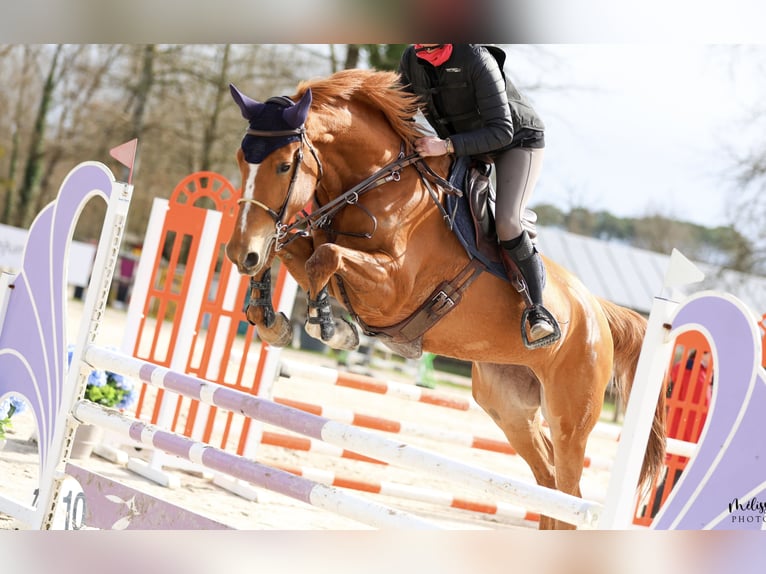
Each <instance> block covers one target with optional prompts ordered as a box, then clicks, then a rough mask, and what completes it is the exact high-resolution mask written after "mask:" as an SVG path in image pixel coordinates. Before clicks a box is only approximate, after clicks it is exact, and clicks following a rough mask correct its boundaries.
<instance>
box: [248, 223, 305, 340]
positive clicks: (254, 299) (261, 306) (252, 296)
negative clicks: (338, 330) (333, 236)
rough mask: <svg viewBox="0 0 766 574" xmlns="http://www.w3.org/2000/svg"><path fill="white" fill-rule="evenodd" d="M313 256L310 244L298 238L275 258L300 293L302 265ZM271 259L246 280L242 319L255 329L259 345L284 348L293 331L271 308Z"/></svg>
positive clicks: (288, 323)
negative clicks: (243, 316)
mask: <svg viewBox="0 0 766 574" xmlns="http://www.w3.org/2000/svg"><path fill="white" fill-rule="evenodd" d="M313 252H314V244H313V241H312V240H311V239H310V238H308V237H299V238H297V239H296V240H294V241H292V242H290V243H289V244H288V245H287V246H286V247H285V248H284V249H283V250H282V251H280V255H279V259H280V261H281V262H282V264H283V265H284V266H285V267H287V270H288V271H289V272H290V274H291V275H292V276H293V277H294V278H295V280H296V281H297V282H298V284H299V285H301V286H302V287H303V288H304V289H307V278H306V261H307V260H308V258H309V257H311V254H312V253H313ZM273 259H274V256H273V255H272V256H271V258H270V260H269V266H268V267H266V270H265V271H263V273H261V275H260V276H259V277H253V278H252V279H251V280H250V292H249V296H248V301H247V303H246V306H245V316H246V317H247V320H248V322H250V323H251V324H252V325H255V326H256V329H257V330H258V337H260V339H261V340H262V341H265V342H267V343H268V344H269V345H273V346H275V347H285V346H287V345H289V344H290V343H291V342H292V338H293V330H292V326H291V324H290V320H289V319H288V318H287V316H285V314H284V313H281V312H280V313H277V312H275V311H274V306H273V304H272V299H271V298H272V291H271V266H270V265H271V263H272V261H273Z"/></svg>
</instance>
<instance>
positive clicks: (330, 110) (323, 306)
mask: <svg viewBox="0 0 766 574" xmlns="http://www.w3.org/2000/svg"><path fill="white" fill-rule="evenodd" d="M231 90H232V96H233V97H234V100H235V101H236V102H237V104H238V105H239V107H240V109H241V111H242V115H243V117H244V118H245V119H247V120H248V122H249V128H248V130H247V132H246V135H245V137H244V139H243V140H242V144H241V147H240V149H239V150H238V151H237V161H238V164H239V168H240V171H241V175H242V193H243V195H242V198H241V199H240V208H239V213H238V219H237V222H236V224H235V227H234V231H233V233H232V236H231V238H230V239H229V242H228V244H227V247H226V253H227V256H228V257H229V259H231V261H232V262H233V263H235V264H236V265H237V267H238V269H239V272H240V273H242V274H244V275H249V276H252V277H253V287H254V288H253V294H260V299H261V301H260V303H259V305H253V306H250V307H249V308H248V310H247V316H248V319H249V320H250V321H251V322H252V323H255V324H256V325H257V326H258V333H259V336H260V337H261V339H262V340H265V341H267V342H268V343H270V344H275V345H285V344H287V343H288V342H289V341H290V340H291V331H290V325H289V321H288V320H287V318H286V317H284V316H283V315H281V314H278V315H275V314H274V313H273V310H272V309H271V308H270V306H269V301H268V300H269V289H268V281H267V280H268V277H269V269H270V266H271V264H272V262H273V258H274V257H275V256H277V257H279V259H280V260H281V262H282V263H283V264H284V265H286V266H287V269H288V270H289V272H290V273H291V274H292V275H293V276H294V277H295V279H296V281H297V282H298V283H299V284H300V285H301V287H303V289H304V290H305V291H306V292H307V294H308V296H309V313H308V319H307V323H306V331H307V332H308V333H309V334H310V335H312V336H314V337H316V338H319V339H321V340H322V341H324V342H325V343H326V344H328V345H329V346H331V347H333V348H342V349H351V348H354V347H356V346H357V345H358V344H359V336H358V331H357V328H356V326H355V325H354V324H353V323H352V322H350V321H348V320H345V319H336V318H334V317H332V311H331V308H330V305H329V301H328V297H329V296H332V297H334V298H335V299H337V300H338V301H339V302H341V303H342V305H343V306H344V307H345V308H346V309H347V310H348V312H349V313H350V315H351V316H352V317H353V318H354V319H355V322H356V323H357V324H358V325H360V326H361V327H362V329H363V330H364V331H365V332H366V333H368V334H376V333H381V332H382V333H383V340H384V341H385V342H386V343H387V344H389V345H391V346H392V348H399V349H401V350H402V351H403V353H404V354H408V353H409V354H410V356H417V355H418V354H419V353H420V352H421V350H425V351H428V352H431V353H436V354H439V355H444V356H449V357H455V358H458V359H462V360H466V361H470V362H471V363H472V388H473V396H474V398H475V400H476V401H477V403H478V404H479V405H481V407H482V408H483V409H484V410H485V411H486V412H487V413H488V414H489V416H490V417H492V419H493V420H494V421H495V423H497V424H498V425H499V426H500V428H501V429H502V430H503V432H504V434H505V436H506V437H507V439H508V441H509V442H510V444H511V445H512V447H513V448H514V449H515V450H516V451H517V452H518V453H519V454H520V455H521V456H522V457H523V458H524V460H525V461H526V462H527V463H528V464H529V466H530V468H531V469H532V472H533V474H534V476H535V479H536V481H537V483H538V484H540V485H542V486H545V487H548V488H555V489H558V490H560V491H562V492H565V493H568V494H571V495H575V496H580V495H581V494H580V486H579V483H580V477H581V474H582V470H583V465H584V457H585V447H586V442H587V439H588V435H589V434H590V432H591V430H592V429H593V427H594V425H595V424H596V422H597V421H598V419H599V415H600V414H601V410H602V405H603V399H604V392H605V389H606V387H607V384H608V383H609V381H610V378H611V377H612V376H613V374H614V377H615V382H616V384H617V386H618V388H619V390H620V391H621V393H623V396H627V393H629V390H630V385H631V384H632V380H633V375H634V371H635V367H636V362H637V360H638V355H639V351H640V348H641V344H642V339H643V335H644V331H645V327H646V322H645V320H644V319H643V318H642V317H641V316H640V315H638V314H637V313H635V312H633V311H631V310H629V309H626V308H623V307H620V306H617V305H615V304H612V303H610V302H608V301H605V300H602V299H599V298H596V297H595V296H593V295H592V294H591V293H589V292H588V291H587V289H586V288H585V287H584V286H583V285H582V283H581V282H580V281H579V280H578V279H577V278H576V277H574V276H573V275H572V274H571V273H569V272H568V271H566V270H565V269H563V268H562V267H560V266H559V265H557V264H556V263H555V262H553V261H551V260H548V259H546V260H545V264H546V268H547V285H546V287H545V290H544V301H545V304H546V307H547V308H548V309H549V310H550V311H551V312H552V313H553V315H554V316H555V317H557V319H558V320H559V322H560V325H561V338H560V339H559V340H558V341H557V342H555V343H554V344H553V345H550V346H548V347H542V348H538V349H534V350H530V349H527V348H526V347H525V345H524V344H523V341H522V337H521V332H520V329H519V325H520V320H521V319H520V318H521V315H522V312H523V311H524V304H523V302H522V299H521V297H520V296H519V294H518V293H517V291H516V290H515V289H514V288H513V287H512V286H511V284H509V283H508V282H506V281H504V280H502V279H500V278H498V277H497V276H495V275H493V274H490V273H484V272H481V270H479V272H476V270H475V269H474V268H473V267H472V266H471V265H470V258H469V256H468V255H467V252H466V251H465V250H464V248H463V247H462V246H461V244H460V243H459V241H458V239H457V238H456V237H455V235H454V233H453V232H452V231H451V230H450V229H449V227H448V226H447V225H446V224H445V217H444V216H445V212H444V208H443V207H442V206H441V202H442V199H443V197H444V194H445V188H448V186H445V185H444V184H445V183H446V182H445V181H444V180H443V179H442V178H445V177H446V176H447V173H448V170H449V167H450V162H451V160H450V158H449V157H447V156H442V157H437V158H428V159H427V160H423V159H422V158H419V157H418V156H417V155H415V154H413V153H412V150H413V141H414V139H415V138H417V137H419V135H421V132H420V128H419V124H418V123H417V122H414V121H413V117H414V114H415V112H416V110H417V105H418V104H417V101H416V100H415V98H414V96H412V95H410V94H408V93H407V92H405V91H403V90H402V89H400V87H399V77H398V76H397V75H396V74H394V73H392V72H378V71H365V70H345V71H342V72H338V73H336V74H333V75H332V76H330V77H328V78H326V79H320V80H314V81H311V82H302V83H301V84H300V85H299V86H298V88H297V93H296V94H295V95H294V96H292V97H291V98H285V97H283V96H280V97H276V98H271V99H269V100H267V101H266V102H264V103H261V102H257V101H255V100H253V99H251V98H249V97H247V96H245V95H243V94H241V93H240V92H239V91H238V90H237V89H236V88H235V87H234V86H231ZM447 191H449V190H448V189H447ZM308 205H311V211H310V212H308V211H307V210H306V208H307V206H308ZM456 277H458V283H460V285H459V286H458V287H457V288H451V287H445V283H444V282H445V281H446V282H450V281H452V280H453V279H455V278H456ZM256 278H257V280H256ZM429 301H430V302H431V305H427V307H428V309H429V310H430V311H429V312H428V313H426V314H425V315H428V316H434V315H436V316H439V317H440V319H439V320H438V321H437V322H436V323H435V324H431V323H428V322H427V321H426V322H425V323H422V320H423V314H421V315H420V318H419V319H418V320H417V321H415V322H414V323H421V328H420V329H417V328H415V327H413V329H414V330H413V331H410V332H408V331H407V329H404V331H403V333H404V334H405V335H409V339H408V337H404V339H402V338H401V336H402V335H401V333H400V332H399V331H397V333H398V334H399V339H397V337H396V336H393V337H392V336H390V332H389V331H387V330H386V329H385V328H386V327H389V326H392V325H400V324H401V325H407V324H408V323H407V319H408V318H409V317H411V316H412V315H413V314H414V313H415V312H416V311H417V310H418V309H420V308H421V307H423V305H424V302H429ZM409 325H410V326H412V323H409ZM423 329H425V332H424V333H421V331H423ZM410 339H411V340H410ZM397 345H398V346H397ZM541 411H542V413H541ZM541 414H542V416H544V418H545V421H546V422H547V424H548V426H549V436H548V433H546V432H545V430H544V427H543V421H542V416H541ZM549 437H550V438H549ZM664 447H665V441H664V403H663V402H662V401H660V402H659V403H658V408H657V411H656V414H655V417H654V421H653V425H652V435H651V438H650V443H649V445H648V447H647V453H646V456H645V459H644V467H643V470H642V484H643V483H644V482H645V480H646V479H648V478H651V477H652V476H653V475H655V474H656V473H657V472H658V471H659V469H660V468H661V466H662V464H663V461H664ZM540 527H541V528H568V527H570V528H571V527H572V526H571V525H568V524H565V523H561V522H560V521H557V520H554V519H552V518H550V517H543V518H542V520H541V522H540Z"/></svg>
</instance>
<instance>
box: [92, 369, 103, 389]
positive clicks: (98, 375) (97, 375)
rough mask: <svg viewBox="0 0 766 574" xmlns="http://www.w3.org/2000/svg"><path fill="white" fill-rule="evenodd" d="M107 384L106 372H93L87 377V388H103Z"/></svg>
mask: <svg viewBox="0 0 766 574" xmlns="http://www.w3.org/2000/svg"><path fill="white" fill-rule="evenodd" d="M106 382H107V379H106V372H104V371H101V370H93V371H91V372H90V375H88V386H89V387H103V386H104V385H105V384H106Z"/></svg>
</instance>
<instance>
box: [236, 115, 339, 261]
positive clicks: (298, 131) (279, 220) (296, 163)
mask: <svg viewBox="0 0 766 574" xmlns="http://www.w3.org/2000/svg"><path fill="white" fill-rule="evenodd" d="M245 135H249V136H257V137H289V136H294V135H297V136H300V143H301V145H300V146H299V147H298V148H297V149H296V150H295V153H294V154H293V161H292V165H293V171H292V174H290V183H289V184H288V187H287V193H286V194H285V199H284V201H283V202H282V205H281V207H280V208H279V211H274V210H273V209H271V208H270V207H269V206H268V205H266V204H265V203H263V202H262V201H258V200H257V199H255V198H251V197H242V198H240V199H238V200H237V203H238V204H242V203H251V204H253V205H255V206H256V207H260V208H261V209H263V210H264V211H265V212H266V213H268V214H269V215H270V216H271V218H272V219H273V220H274V224H275V225H276V239H277V240H276V243H275V251H279V250H280V249H282V247H284V245H286V244H287V243H288V242H286V241H284V239H285V237H287V235H288V233H289V232H290V228H291V226H288V225H285V223H284V222H283V219H284V217H285V212H286V211H287V206H288V204H289V203H290V197H291V196H292V194H293V189H294V188H295V182H296V181H297V180H298V168H299V167H300V164H301V163H302V162H303V146H304V144H305V145H306V146H307V147H308V148H309V151H310V152H311V155H313V156H314V160H315V161H316V163H317V170H318V175H317V180H316V185H317V186H318V185H319V182H320V181H321V179H322V176H323V175H324V170H323V169H322V162H321V161H320V159H319V156H318V155H317V152H316V150H315V149H314V146H312V145H311V142H310V141H309V140H308V138H307V137H306V128H304V127H303V126H301V127H298V128H295V129H292V130H277V131H274V130H271V131H269V130H255V129H252V128H249V129H248V130H247V131H246V132H245Z"/></svg>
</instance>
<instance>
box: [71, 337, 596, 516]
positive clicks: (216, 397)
mask: <svg viewBox="0 0 766 574" xmlns="http://www.w3.org/2000/svg"><path fill="white" fill-rule="evenodd" d="M85 360H86V362H87V363H88V364H90V365H91V366H93V367H96V368H102V369H107V370H110V371H112V372H118V373H122V374H124V375H126V376H129V377H133V378H136V379H140V380H142V381H144V382H147V383H149V384H151V385H154V386H157V387H160V388H163V389H167V390H170V391H173V392H176V393H179V394H181V395H184V396H187V397H191V398H194V399H197V400H201V401H202V402H204V403H206V404H210V405H213V406H217V407H220V408H222V409H225V410H228V411H233V412H237V413H240V414H242V415H245V416H248V417H250V418H253V419H256V420H259V421H261V422H266V423H269V424H273V425H275V426H280V427H283V428H286V429H288V430H291V431H294V432H298V433H300V434H303V435H306V436H310V437H313V438H317V439H320V440H323V441H325V442H328V443H330V444H335V445H336V446H341V447H343V448H348V449H349V450H353V451H356V452H361V453H364V454H367V455H369V456H373V457H375V458H379V459H381V460H385V461H386V462H389V463H392V464H399V465H402V466H404V467H410V468H415V469H417V470H421V471H424V472H429V473H433V474H436V475H437V476H440V477H442V478H449V479H452V480H455V481H457V482H459V483H460V484H461V485H467V486H471V487H475V488H477V489H479V490H480V491H482V492H484V493H490V492H493V493H499V494H500V495H502V496H506V497H508V498H509V499H511V500H512V501H514V503H516V504H519V505H520V506H523V507H524V508H529V509H534V510H535V512H539V513H540V514H544V515H546V516H550V517H552V518H554V519H556V520H562V521H564V522H568V523H570V524H574V525H575V526H584V527H591V528H592V527H595V525H596V524H597V523H598V517H599V515H600V513H601V511H602V506H601V505H600V504H598V503H596V502H593V501H588V500H583V499H582V498H579V497H576V496H572V495H569V494H566V493H563V492H560V491H557V490H553V489H550V488H544V487H542V486H538V485H536V484H529V483H525V482H523V481H519V480H514V479H512V478H509V477H506V476H503V475H501V474H497V473H493V472H490V471H487V470H484V469H481V468H477V467H473V466H471V465H468V464H465V463H461V462H459V461H456V460H453V459H450V458H448V457H445V456H441V455H438V454H435V453H431V452H429V451H426V450H424V449H419V448H417V447H414V446H412V445H408V444H404V443H402V442H400V441H395V440H390V439H388V438H386V437H383V436H380V435H377V434H371V433H368V432H364V431H361V430H359V429H356V428H354V427H353V426H349V425H345V424H342V423H338V422H335V421H332V420H329V419H326V418H323V417H320V416H316V415H312V414H310V413H304V412H302V411H299V410H297V409H292V408H289V407H287V406H284V405H279V404H277V403H275V402H272V401H267V400H265V399H262V398H260V397H255V396H252V395H248V394H246V393H242V392H240V391H236V390H234V389H229V388H226V387H223V386H221V385H217V384H214V383H210V382H208V381H204V380H202V379H199V378H197V377H192V376H190V375H184V374H181V373H177V372H175V371H170V370H168V369H166V368H164V367H159V366H158V365H154V364H152V363H147V362H145V361H141V360H139V359H135V358H133V357H128V356H125V355H121V354H119V353H114V352H113V351H110V350H108V349H104V348H102V347H97V346H94V345H91V346H89V347H88V348H87V350H86V353H85Z"/></svg>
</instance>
